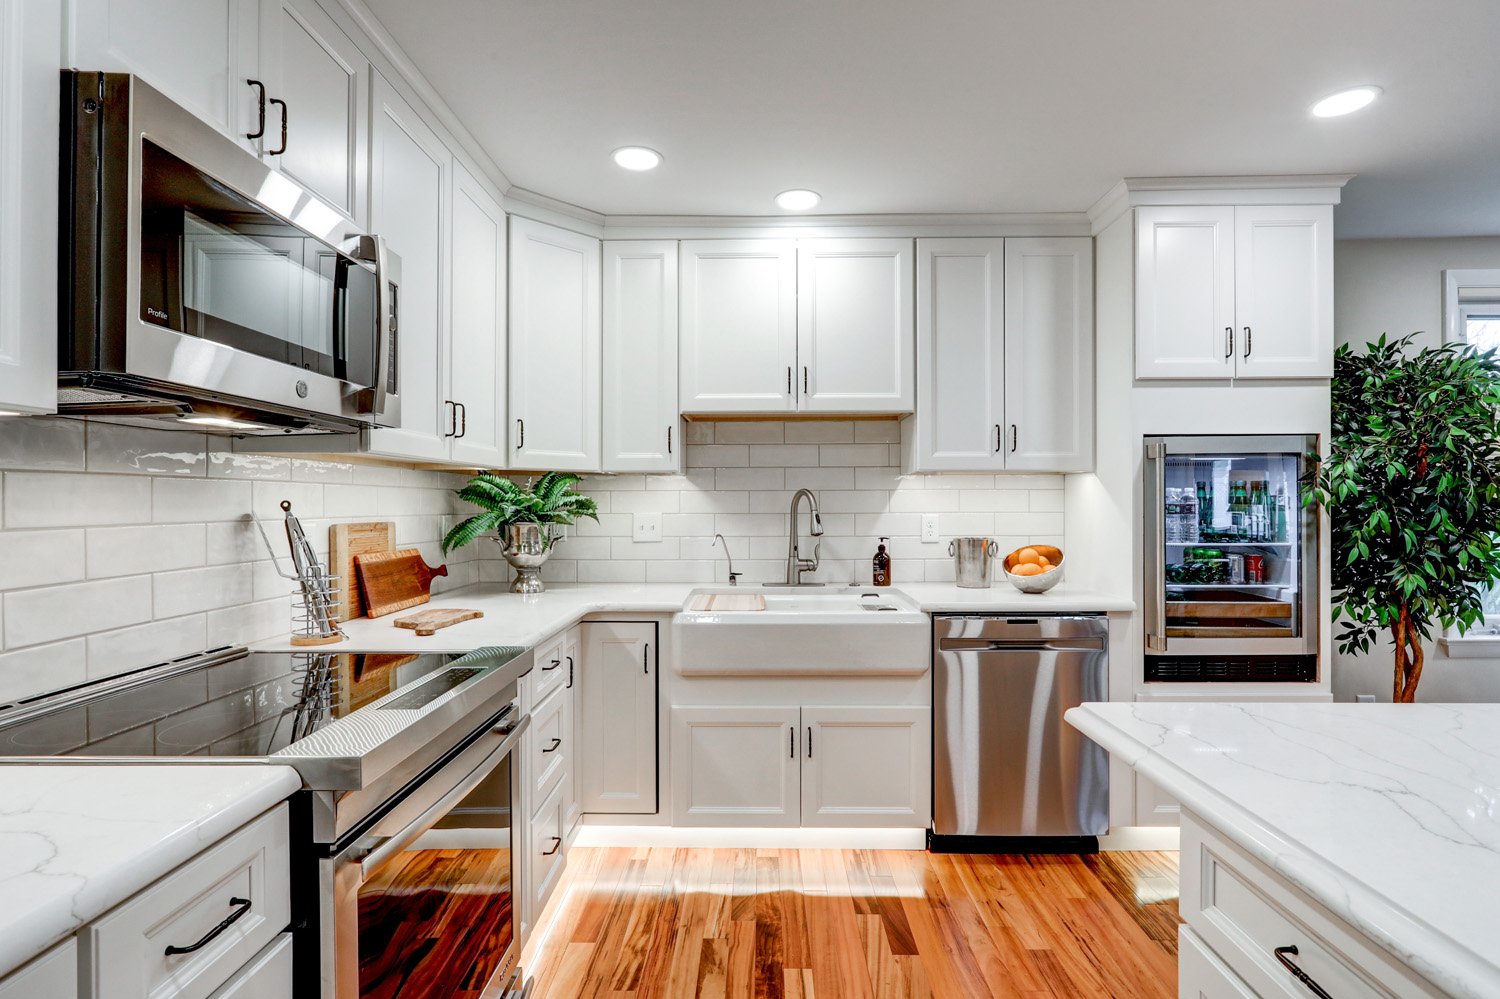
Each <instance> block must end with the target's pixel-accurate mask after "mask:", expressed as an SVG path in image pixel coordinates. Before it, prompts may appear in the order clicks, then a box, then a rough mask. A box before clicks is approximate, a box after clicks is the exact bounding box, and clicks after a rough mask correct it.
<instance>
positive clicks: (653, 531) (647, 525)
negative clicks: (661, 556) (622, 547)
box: [631, 513, 661, 541]
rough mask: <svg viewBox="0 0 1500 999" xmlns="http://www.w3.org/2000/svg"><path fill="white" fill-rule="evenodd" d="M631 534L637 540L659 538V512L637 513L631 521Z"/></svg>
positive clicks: (656, 539)
mask: <svg viewBox="0 0 1500 999" xmlns="http://www.w3.org/2000/svg"><path fill="white" fill-rule="evenodd" d="M631 528H632V530H631V536H632V537H633V538H635V540H637V541H660V540H661V514H659V513H638V514H635V519H634V520H632V521H631Z"/></svg>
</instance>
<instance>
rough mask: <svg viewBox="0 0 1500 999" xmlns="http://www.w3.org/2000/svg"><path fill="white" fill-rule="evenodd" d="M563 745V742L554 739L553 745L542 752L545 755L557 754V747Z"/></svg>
mask: <svg viewBox="0 0 1500 999" xmlns="http://www.w3.org/2000/svg"><path fill="white" fill-rule="evenodd" d="M561 745H562V740H561V739H558V738H554V739H553V740H552V745H550V746H548V747H547V748H546V749H544V750H542V752H544V753H555V752H557V747H558V746H561Z"/></svg>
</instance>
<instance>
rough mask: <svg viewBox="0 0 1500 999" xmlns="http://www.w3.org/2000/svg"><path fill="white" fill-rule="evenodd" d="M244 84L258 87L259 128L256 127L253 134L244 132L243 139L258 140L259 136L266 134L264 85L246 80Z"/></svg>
mask: <svg viewBox="0 0 1500 999" xmlns="http://www.w3.org/2000/svg"><path fill="white" fill-rule="evenodd" d="M245 82H246V83H248V84H250V86H252V87H258V88H259V89H260V98H259V104H260V127H258V128H257V129H256V130H255V131H253V132H246V133H245V138H247V139H259V138H260V137H261V136H263V135H265V134H266V85H265V84H264V83H261V82H260V81H259V80H246V81H245Z"/></svg>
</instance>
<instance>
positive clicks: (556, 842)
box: [542, 836, 562, 857]
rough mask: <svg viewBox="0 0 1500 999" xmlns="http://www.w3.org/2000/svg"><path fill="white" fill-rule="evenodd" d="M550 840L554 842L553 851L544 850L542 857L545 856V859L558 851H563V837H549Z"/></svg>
mask: <svg viewBox="0 0 1500 999" xmlns="http://www.w3.org/2000/svg"><path fill="white" fill-rule="evenodd" d="M548 838H549V839H551V840H552V849H550V850H544V851H543V852H542V856H544V857H550V856H552V855H553V854H554V853H556V852H557V851H558V850H561V849H562V837H561V836H549V837H548Z"/></svg>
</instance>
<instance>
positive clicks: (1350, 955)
mask: <svg viewBox="0 0 1500 999" xmlns="http://www.w3.org/2000/svg"><path fill="white" fill-rule="evenodd" d="M1181 856H1182V899H1181V912H1182V917H1183V919H1184V920H1185V921H1186V922H1187V924H1188V926H1190V927H1192V929H1193V930H1194V931H1195V932H1196V933H1197V934H1198V935H1199V936H1200V937H1201V938H1202V939H1203V941H1204V942H1205V943H1206V944H1207V945H1208V947H1209V948H1210V949H1211V950H1212V951H1213V952H1214V953H1215V954H1217V955H1218V956H1219V957H1220V958H1221V959H1222V960H1223V961H1224V963H1225V964H1226V965H1228V966H1229V968H1231V969H1232V970H1233V971H1234V972H1235V974H1236V975H1238V976H1239V977H1240V978H1241V979H1243V980H1244V981H1245V983H1246V984H1247V985H1248V986H1249V987H1250V989H1251V990H1252V992H1253V993H1254V994H1256V995H1259V996H1263V997H1265V999H1307V996H1308V995H1310V994H1311V992H1310V990H1309V989H1308V988H1307V987H1305V986H1304V985H1303V984H1302V983H1301V982H1300V981H1298V980H1297V978H1296V976H1295V975H1294V973H1293V972H1292V971H1291V970H1290V969H1289V968H1288V967H1286V966H1285V965H1284V964H1283V963H1282V962H1281V960H1279V959H1278V957H1277V954H1276V951H1277V949H1278V948H1290V947H1295V948H1296V953H1295V954H1292V953H1289V952H1286V953H1284V957H1285V959H1286V960H1288V961H1290V962H1291V963H1293V964H1294V965H1295V966H1296V967H1297V968H1299V969H1301V970H1302V971H1303V972H1304V973H1305V974H1307V975H1308V977H1310V978H1311V979H1312V980H1313V981H1315V982H1317V983H1318V985H1319V986H1320V987H1322V988H1323V989H1324V990H1325V991H1326V992H1328V993H1329V994H1330V995H1334V996H1337V997H1339V999H1417V997H1422V996H1426V997H1431V999H1440V997H1442V995H1443V993H1441V992H1439V991H1438V990H1437V989H1435V988H1434V987H1433V986H1432V985H1430V984H1428V983H1427V982H1426V981H1424V980H1423V979H1421V978H1420V977H1418V976H1417V975H1416V974H1415V973H1413V972H1412V971H1411V970H1410V969H1408V968H1406V967H1405V966H1404V965H1402V964H1401V963H1400V962H1398V961H1397V960H1396V959H1395V958H1393V957H1391V956H1390V955H1389V954H1387V953H1386V952H1384V951H1383V950H1380V949H1378V947H1377V946H1376V945H1375V944H1374V943H1373V942H1371V941H1370V940H1368V938H1365V937H1364V936H1363V935H1361V934H1360V933H1359V932H1358V931H1357V930H1355V929H1354V928H1353V927H1351V926H1349V925H1348V924H1347V923H1345V922H1343V921H1342V920H1340V919H1339V918H1338V917H1337V916H1335V915H1333V914H1332V913H1330V912H1328V910H1326V909H1324V908H1323V907H1322V906H1321V905H1319V904H1318V903H1316V902H1315V901H1313V900H1312V899H1311V898H1308V897H1307V896H1306V895H1304V894H1302V892H1301V891H1300V890H1298V889H1297V888H1295V887H1294V886H1293V885H1291V884H1290V883H1289V882H1287V881H1285V880H1284V879H1283V878H1281V877H1280V876H1279V875H1277V874H1276V873H1275V872H1273V871H1271V869H1270V868H1268V867H1266V866H1265V865H1264V864H1262V863H1260V862H1259V861H1258V860H1256V859H1255V858H1253V857H1251V856H1249V855H1248V854H1247V853H1245V852H1244V851H1243V850H1240V849H1239V848H1238V847H1236V846H1234V845H1233V844H1231V843H1229V842H1227V841H1226V840H1224V839H1223V838H1222V837H1219V836H1218V835H1217V834H1216V833H1214V832H1213V831H1212V830H1210V829H1208V828H1206V827H1205V826H1203V825H1202V823H1201V821H1200V820H1198V819H1197V818H1196V817H1195V816H1192V815H1191V813H1189V812H1187V811H1186V810H1184V812H1183V823H1182V854H1181Z"/></svg>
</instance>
